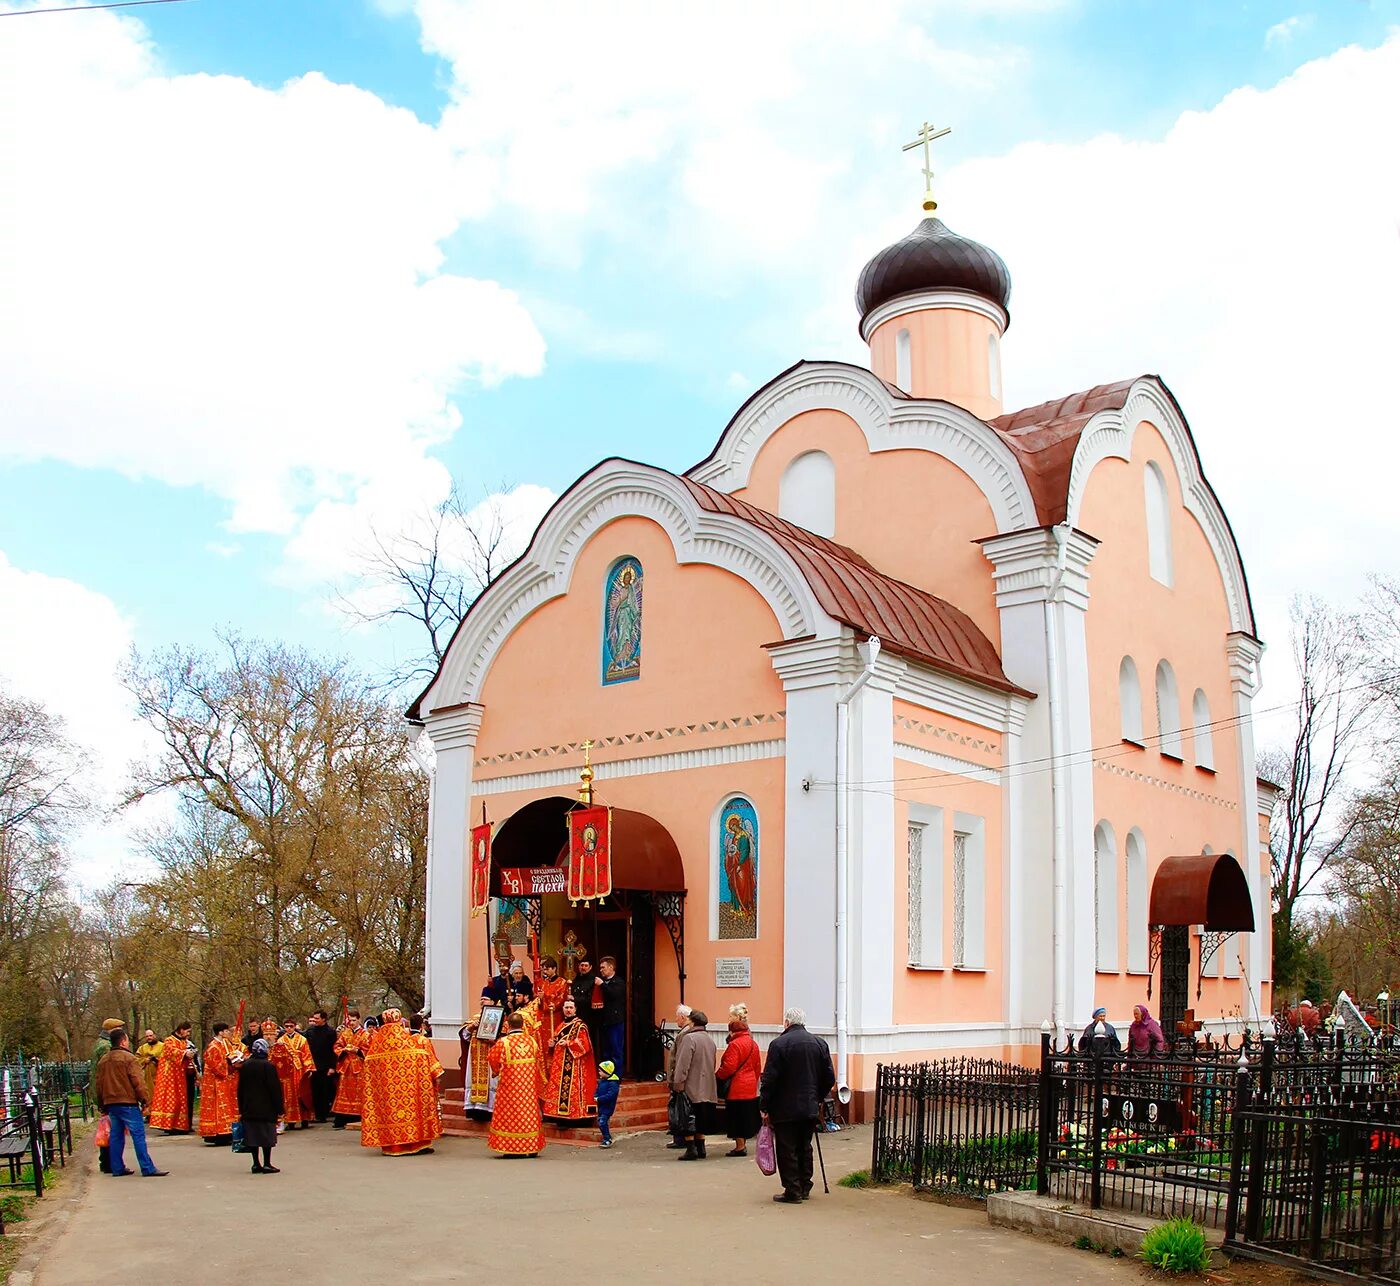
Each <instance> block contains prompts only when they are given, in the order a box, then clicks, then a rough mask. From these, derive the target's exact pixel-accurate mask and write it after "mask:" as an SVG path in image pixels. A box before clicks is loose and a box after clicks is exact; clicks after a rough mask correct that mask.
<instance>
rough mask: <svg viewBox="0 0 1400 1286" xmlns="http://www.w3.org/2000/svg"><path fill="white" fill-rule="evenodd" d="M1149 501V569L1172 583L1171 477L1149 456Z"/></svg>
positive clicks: (1155, 576)
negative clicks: (1166, 476)
mask: <svg viewBox="0 0 1400 1286" xmlns="http://www.w3.org/2000/svg"><path fill="white" fill-rule="evenodd" d="M1142 483H1143V491H1144V500H1145V502H1146V505H1147V570H1148V571H1149V572H1150V573H1151V574H1152V579H1153V580H1155V581H1161V582H1162V584H1163V585H1170V584H1171V583H1172V512H1171V504H1170V502H1169V501H1168V499H1167V481H1166V479H1165V478H1163V477H1162V470H1161V469H1159V468H1158V467H1157V465H1156V464H1155V463H1154V462H1153V461H1151V460H1149V461H1148V462H1147V467H1146V468H1145V469H1144V470H1143V473H1142Z"/></svg>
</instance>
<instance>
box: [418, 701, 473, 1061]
mask: <svg viewBox="0 0 1400 1286" xmlns="http://www.w3.org/2000/svg"><path fill="white" fill-rule="evenodd" d="M482 714H483V708H482V707H481V706H479V705H476V704H474V703H472V704H466V705H460V706H455V707H452V708H450V709H447V710H443V711H434V712H433V713H432V714H430V715H429V716H428V717H427V719H426V720H425V721H424V726H425V728H426V730H427V733H428V737H429V739H430V740H431V741H432V743H433V753H434V756H435V758H436V766H435V767H434V770H433V784H432V802H431V805H430V809H429V817H428V928H427V997H428V1000H427V1003H428V1006H429V1007H430V1008H431V1010H432V1015H433V1019H432V1021H433V1029H434V1031H435V1032H437V1033H439V1034H441V1033H446V1036H451V1035H454V1034H455V1033H456V1031H457V1028H458V1027H460V1026H461V1025H462V1024H463V1023H464V1022H466V1020H467V1018H468V1017H469V1016H470V1015H469V1014H468V1012H467V1008H466V997H467V922H468V917H469V915H470V909H469V907H468V905H467V892H468V890H467V884H468V880H467V866H468V857H469V854H468V850H467V832H468V830H469V828H470V826H471V818H470V816H469V814H468V810H469V808H470V805H471V794H472V757H473V754H474V753H475V750H476V738H477V733H478V732H479V731H480V729H481V716H482ZM446 1036H443V1037H442V1038H444V1039H445V1038H446Z"/></svg>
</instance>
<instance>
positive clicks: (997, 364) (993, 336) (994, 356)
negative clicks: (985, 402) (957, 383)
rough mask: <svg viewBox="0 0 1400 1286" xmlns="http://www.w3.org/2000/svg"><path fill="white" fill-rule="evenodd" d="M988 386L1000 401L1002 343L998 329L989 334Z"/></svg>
mask: <svg viewBox="0 0 1400 1286" xmlns="http://www.w3.org/2000/svg"><path fill="white" fill-rule="evenodd" d="M987 388H988V389H989V390H991V394H992V396H993V397H994V398H996V400H997V401H998V402H1000V401H1001V343H1000V342H999V341H998V339H997V333H996V331H992V332H991V333H990V334H989V335H988V336H987Z"/></svg>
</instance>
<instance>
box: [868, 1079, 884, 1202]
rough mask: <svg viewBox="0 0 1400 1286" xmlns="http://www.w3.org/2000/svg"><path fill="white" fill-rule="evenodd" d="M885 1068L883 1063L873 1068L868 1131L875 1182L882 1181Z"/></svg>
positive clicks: (872, 1173)
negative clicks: (872, 1114) (871, 1120)
mask: <svg viewBox="0 0 1400 1286" xmlns="http://www.w3.org/2000/svg"><path fill="white" fill-rule="evenodd" d="M885 1070H886V1069H885V1064H884V1063H880V1064H878V1065H877V1066H876V1068H875V1121H874V1126H875V1128H874V1129H873V1130H871V1132H870V1177H871V1178H872V1179H873V1180H874V1181H875V1182H876V1183H883V1182H884V1177H883V1175H882V1173H881V1170H882V1166H881V1161H882V1159H883V1158H882V1157H881V1155H880V1151H881V1149H880V1136H881V1134H882V1133H883V1132H884V1125H885Z"/></svg>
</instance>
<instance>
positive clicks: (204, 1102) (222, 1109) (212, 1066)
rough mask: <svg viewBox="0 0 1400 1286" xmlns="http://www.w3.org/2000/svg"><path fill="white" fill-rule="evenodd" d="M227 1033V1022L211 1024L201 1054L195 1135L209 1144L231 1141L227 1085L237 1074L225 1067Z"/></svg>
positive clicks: (230, 1115) (231, 1128)
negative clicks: (208, 1036) (202, 1059)
mask: <svg viewBox="0 0 1400 1286" xmlns="http://www.w3.org/2000/svg"><path fill="white" fill-rule="evenodd" d="M227 1031H228V1024H227V1023H215V1024H214V1039H213V1040H211V1041H210V1042H209V1047H208V1049H206V1050H205V1051H204V1075H203V1076H202V1077H201V1078H200V1082H199V1134H200V1137H201V1138H202V1139H203V1140H204V1141H205V1142H206V1143H208V1144H211V1145H222V1144H225V1143H230V1142H232V1140H233V1115H232V1114H231V1113H230V1112H229V1096H228V1089H227V1082H228V1081H229V1080H230V1078H232V1077H236V1076H237V1075H238V1073H237V1071H235V1070H234V1069H233V1068H232V1067H230V1066H229V1059H228V1055H229V1050H228V1042H227V1041H226V1040H225V1039H224V1033H225V1032H227ZM236 1083H237V1082H235V1084H236ZM236 1094H237V1091H236V1090H235V1095H236ZM234 1101H235V1102H236V1101H237V1099H236V1098H235V1100H234Z"/></svg>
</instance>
